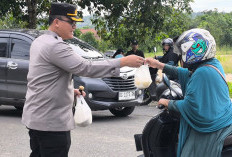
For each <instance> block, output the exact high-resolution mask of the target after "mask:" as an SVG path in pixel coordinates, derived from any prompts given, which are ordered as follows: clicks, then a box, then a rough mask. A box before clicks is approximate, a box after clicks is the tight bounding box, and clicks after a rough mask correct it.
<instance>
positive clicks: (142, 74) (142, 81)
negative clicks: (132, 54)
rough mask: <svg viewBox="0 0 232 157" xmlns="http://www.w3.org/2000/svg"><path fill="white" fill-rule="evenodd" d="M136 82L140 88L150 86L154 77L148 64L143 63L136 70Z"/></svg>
mask: <svg viewBox="0 0 232 157" xmlns="http://www.w3.org/2000/svg"><path fill="white" fill-rule="evenodd" d="M134 83H135V86H136V87H137V88H139V89H145V88H148V87H149V86H150V84H151V83H152V79H151V74H150V71H149V67H148V65H142V66H140V67H139V68H138V69H137V70H136V72H135V82H134Z"/></svg>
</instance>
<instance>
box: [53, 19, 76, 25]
mask: <svg viewBox="0 0 232 157" xmlns="http://www.w3.org/2000/svg"><path fill="white" fill-rule="evenodd" d="M57 19H58V20H60V21H64V22H67V23H69V24H70V25H71V26H72V27H75V26H76V21H73V20H64V19H61V18H57Z"/></svg>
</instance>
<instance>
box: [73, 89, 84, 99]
mask: <svg viewBox="0 0 232 157" xmlns="http://www.w3.org/2000/svg"><path fill="white" fill-rule="evenodd" d="M74 94H75V96H80V95H82V96H83V97H85V96H86V93H85V92H84V91H82V94H81V92H80V91H79V89H74Z"/></svg>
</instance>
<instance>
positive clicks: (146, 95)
mask: <svg viewBox="0 0 232 157" xmlns="http://www.w3.org/2000/svg"><path fill="white" fill-rule="evenodd" d="M151 101H152V99H151V96H150V94H149V91H148V89H145V90H144V95H143V101H142V103H141V104H140V106H144V105H148V104H149V103H150V102H151Z"/></svg>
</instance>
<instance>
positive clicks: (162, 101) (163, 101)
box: [158, 99, 170, 108]
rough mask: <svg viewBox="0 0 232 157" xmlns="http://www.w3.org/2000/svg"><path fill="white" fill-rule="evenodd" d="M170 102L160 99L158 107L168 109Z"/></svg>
mask: <svg viewBox="0 0 232 157" xmlns="http://www.w3.org/2000/svg"><path fill="white" fill-rule="evenodd" d="M169 101H170V100H168V99H160V100H159V102H158V105H164V106H165V107H166V108H168V103H169Z"/></svg>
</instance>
